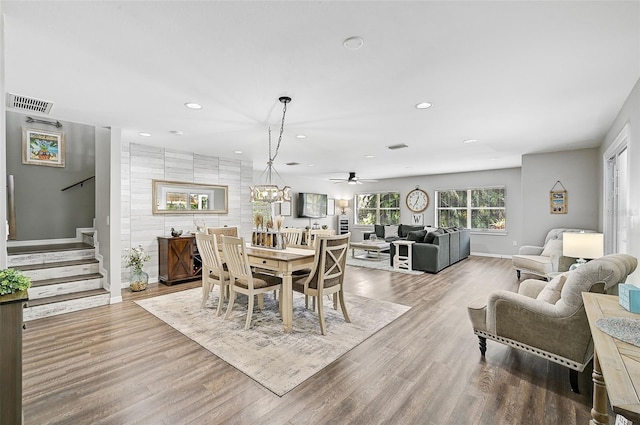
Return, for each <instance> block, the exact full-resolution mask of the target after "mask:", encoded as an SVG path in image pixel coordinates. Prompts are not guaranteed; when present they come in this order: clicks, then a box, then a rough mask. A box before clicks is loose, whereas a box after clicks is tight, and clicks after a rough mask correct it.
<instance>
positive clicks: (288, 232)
mask: <svg viewBox="0 0 640 425" xmlns="http://www.w3.org/2000/svg"><path fill="white" fill-rule="evenodd" d="M280 233H282V234H283V235H284V236H285V237H286V238H287V245H289V246H290V245H300V244H302V229H295V228H292V227H288V228H285V229H280Z"/></svg>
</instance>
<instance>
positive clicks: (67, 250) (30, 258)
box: [7, 243, 95, 268]
mask: <svg viewBox="0 0 640 425" xmlns="http://www.w3.org/2000/svg"><path fill="white" fill-rule="evenodd" d="M7 253H8V254H9V255H8V256H7V264H8V266H9V267H13V268H16V267H20V266H26V265H34V264H44V263H51V262H61V261H73V260H83V259H88V258H95V248H94V247H93V246H91V245H88V244H86V243H66V244H52V245H31V246H15V247H9V248H7Z"/></svg>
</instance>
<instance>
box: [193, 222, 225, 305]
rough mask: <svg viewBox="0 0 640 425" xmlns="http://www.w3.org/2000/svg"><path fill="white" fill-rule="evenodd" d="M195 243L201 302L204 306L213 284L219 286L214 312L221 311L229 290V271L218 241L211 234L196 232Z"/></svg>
mask: <svg viewBox="0 0 640 425" xmlns="http://www.w3.org/2000/svg"><path fill="white" fill-rule="evenodd" d="M196 245H198V252H199V253H200V258H201V259H202V304H201V306H200V307H201V308H204V306H205V304H206V303H207V300H208V299H209V294H210V293H211V290H212V289H213V287H214V286H215V285H219V286H220V299H219V300H218V309H217V310H216V314H217V315H218V316H220V313H222V302H223V301H224V299H225V298H226V297H227V294H228V291H229V273H228V272H227V271H226V270H225V269H224V263H223V262H222V259H221V258H220V250H219V249H218V242H217V241H216V238H215V237H214V236H213V235H208V234H205V233H196Z"/></svg>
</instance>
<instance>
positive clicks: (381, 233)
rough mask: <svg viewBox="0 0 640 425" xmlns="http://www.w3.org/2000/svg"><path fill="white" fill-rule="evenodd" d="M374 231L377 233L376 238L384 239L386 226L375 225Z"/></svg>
mask: <svg viewBox="0 0 640 425" xmlns="http://www.w3.org/2000/svg"><path fill="white" fill-rule="evenodd" d="M373 231H374V232H376V236H377V237H379V238H384V226H383V225H382V224H374V225H373Z"/></svg>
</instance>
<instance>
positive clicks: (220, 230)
mask: <svg viewBox="0 0 640 425" xmlns="http://www.w3.org/2000/svg"><path fill="white" fill-rule="evenodd" d="M207 233H208V234H210V235H214V236H215V237H216V242H218V246H219V247H221V246H222V235H227V236H235V237H238V227H236V226H224V227H207Z"/></svg>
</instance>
